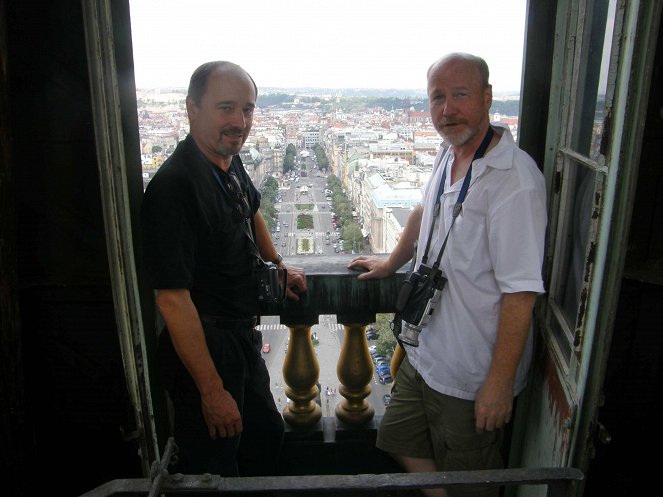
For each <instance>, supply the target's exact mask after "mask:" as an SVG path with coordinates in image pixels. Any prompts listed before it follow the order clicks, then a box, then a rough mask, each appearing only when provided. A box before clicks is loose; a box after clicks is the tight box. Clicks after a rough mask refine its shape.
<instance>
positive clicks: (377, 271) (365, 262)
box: [348, 255, 394, 280]
mask: <svg viewBox="0 0 663 497" xmlns="http://www.w3.org/2000/svg"><path fill="white" fill-rule="evenodd" d="M348 268H349V269H355V270H362V269H364V270H366V272H364V273H361V274H360V275H359V276H357V279H358V280H372V279H379V278H386V277H387V276H391V275H392V274H393V273H394V271H393V269H392V268H391V266H390V265H389V264H388V263H387V260H386V259H382V258H380V257H377V256H374V255H360V256H359V257H355V258H354V259H352V262H350V264H348Z"/></svg>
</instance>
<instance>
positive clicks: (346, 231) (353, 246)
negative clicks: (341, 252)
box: [343, 222, 364, 254]
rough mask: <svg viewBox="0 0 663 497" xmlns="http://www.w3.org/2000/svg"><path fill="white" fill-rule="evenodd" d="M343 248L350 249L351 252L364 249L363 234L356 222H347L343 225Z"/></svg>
mask: <svg viewBox="0 0 663 497" xmlns="http://www.w3.org/2000/svg"><path fill="white" fill-rule="evenodd" d="M343 248H344V249H345V250H351V251H352V253H353V254H357V253H362V252H363V251H364V235H363V234H362V233H361V228H360V227H359V225H358V224H357V223H354V222H352V223H347V224H345V225H344V226H343Z"/></svg>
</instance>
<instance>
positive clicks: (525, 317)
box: [488, 292, 536, 384]
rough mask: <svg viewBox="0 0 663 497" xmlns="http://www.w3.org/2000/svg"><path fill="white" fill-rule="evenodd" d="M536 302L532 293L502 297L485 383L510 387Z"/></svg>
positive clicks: (510, 294)
mask: <svg viewBox="0 0 663 497" xmlns="http://www.w3.org/2000/svg"><path fill="white" fill-rule="evenodd" d="M535 301H536V294H535V293H533V292H518V293H506V294H504V295H503V297H502V305H501V308H500V321H499V325H498V329H497V338H496V341H495V348H494V351H493V360H492V362H491V366H490V370H489V373H488V381H493V382H499V383H505V382H506V383H510V384H513V381H514V379H515V375H516V370H517V369H518V364H519V363H520V359H521V357H522V354H523V350H524V349H525V344H526V343H527V337H528V334H529V327H530V321H531V319H532V310H533V309H534V303H535Z"/></svg>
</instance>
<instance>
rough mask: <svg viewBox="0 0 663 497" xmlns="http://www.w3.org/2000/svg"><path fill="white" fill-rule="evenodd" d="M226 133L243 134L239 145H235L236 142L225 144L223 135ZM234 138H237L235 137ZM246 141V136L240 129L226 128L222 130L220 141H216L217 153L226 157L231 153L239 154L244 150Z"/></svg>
mask: <svg viewBox="0 0 663 497" xmlns="http://www.w3.org/2000/svg"><path fill="white" fill-rule="evenodd" d="M226 134H229V135H238V136H241V138H240V143H239V145H235V144H234V143H233V145H224V144H223V137H224V135H226ZM233 139H235V138H234V137H233ZM245 141H246V138H245V137H244V134H243V133H242V132H241V131H240V130H236V129H230V128H229V129H224V130H222V131H221V137H220V138H219V141H218V142H216V153H217V154H219V155H223V156H226V157H227V156H231V155H237V154H238V153H239V152H240V151H241V150H242V147H243V146H244V142H245Z"/></svg>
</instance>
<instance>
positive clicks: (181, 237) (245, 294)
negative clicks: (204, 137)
mask: <svg viewBox="0 0 663 497" xmlns="http://www.w3.org/2000/svg"><path fill="white" fill-rule="evenodd" d="M230 170H232V171H233V172H234V173H235V174H236V175H237V177H238V179H239V181H240V183H241V185H242V188H243V190H244V191H245V192H246V195H247V198H248V200H249V205H250V206H251V211H252V213H254V214H255V212H256V211H257V210H258V207H259V205H260V193H259V192H258V191H257V190H256V188H255V186H254V185H253V183H252V182H251V179H250V178H249V176H248V174H247V173H246V171H245V169H244V166H243V164H242V161H241V159H240V158H239V157H238V156H235V157H233V160H232V163H231V166H230ZM215 171H216V172H215ZM226 184H227V175H226V173H224V172H223V171H221V170H219V169H218V168H216V167H215V166H214V165H213V164H212V163H211V162H209V161H208V160H207V158H206V157H205V156H204V155H203V154H202V152H201V151H200V149H199V148H198V147H197V145H196V143H195V141H194V140H193V138H192V137H191V136H190V135H189V136H187V138H186V139H185V140H184V141H183V142H181V143H180V144H179V145H178V146H177V148H176V149H175V152H173V154H172V155H171V156H170V157H169V158H168V159H167V160H166V162H164V164H163V165H162V166H161V167H160V168H159V171H157V173H156V174H155V175H154V177H153V178H152V180H151V181H150V183H149V184H148V186H147V189H146V191H145V195H144V197H143V204H142V207H141V223H142V235H143V257H144V260H145V266H146V269H147V273H148V276H149V278H150V280H151V283H152V287H153V288H155V289H179V288H186V289H189V290H190V292H191V298H192V300H193V303H194V304H195V306H196V308H197V310H198V312H199V313H201V314H212V315H218V316H227V317H229V318H246V317H249V316H254V315H256V314H257V311H258V298H257V297H258V293H257V286H256V284H255V283H254V280H253V277H252V269H253V267H254V262H255V256H254V255H252V254H253V253H254V250H253V249H252V245H251V242H250V241H249V239H248V237H247V235H246V231H245V230H244V229H242V226H241V224H238V223H237V222H236V221H234V220H233V215H232V214H233V209H234V205H235V201H234V200H233V199H232V198H231V197H230V196H229V194H228V193H227V187H226V186H225V185H226Z"/></svg>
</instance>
